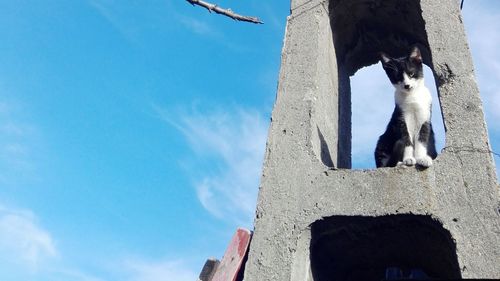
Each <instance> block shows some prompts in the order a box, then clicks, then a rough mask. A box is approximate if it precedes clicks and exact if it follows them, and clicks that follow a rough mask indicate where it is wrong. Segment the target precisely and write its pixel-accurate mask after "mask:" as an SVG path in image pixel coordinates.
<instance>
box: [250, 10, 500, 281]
mask: <svg viewBox="0 0 500 281" xmlns="http://www.w3.org/2000/svg"><path fill="white" fill-rule="evenodd" d="M291 7H292V10H291V15H290V16H289V18H288V21H287V29H286V34H285V41H284V46H283V51H282V63H281V71H280V78H279V86H278V94H277V99H276V103H275V107H274V110H273V114H272V123H271V128H270V131H269V137H268V143H267V149H266V157H265V163H264V167H263V174H262V179H261V187H260V191H259V198H258V204H257V211H256V219H255V232H254V236H253V240H252V244H251V246H250V253H249V259H248V262H247V265H246V270H245V277H244V278H245V280H246V281H254V280H255V281H264V280H273V281H276V280H283V281H284V280H292V281H299V280H300V281H302V280H315V281H318V280H323V279H321V277H320V276H319V275H315V273H314V270H312V269H311V267H313V268H314V266H316V265H315V264H314V262H313V263H311V249H312V248H313V242H311V241H312V240H311V239H312V238H313V236H314V235H313V233H312V231H311V229H312V226H313V225H316V223H319V222H321V221H323V220H328V218H336V217H340V216H342V217H350V216H351V217H352V218H355V217H356V218H359V217H366V218H372V219H376V218H380V217H383V218H390V217H392V216H397V215H401V214H405V215H408V216H410V219H411V216H412V215H415V218H414V219H415V223H418V220H420V219H421V218H422V217H425V218H426V219H430V220H432V221H434V222H435V223H436V225H438V226H439V227H440V228H442V233H447V234H446V235H448V236H450V237H449V241H451V242H450V243H451V244H453V246H454V247H455V248H454V249H455V251H456V259H457V262H458V267H459V269H460V275H461V276H462V277H464V278H480V277H482V278H500V266H498V265H499V264H500V203H499V202H500V188H499V186H498V184H497V179H496V175H495V166H494V162H493V159H492V155H491V153H489V151H490V145H489V140H488V133H487V130H486V125H485V122H484V117H483V110H482V104H481V99H480V96H479V91H478V88H477V85H476V81H475V77H474V71H473V65H472V61H471V57H470V51H469V48H468V45H467V41H466V36H465V32H464V28H463V25H462V20H461V15H460V11H459V5H458V3H457V1H454V0H443V1H435V0H421V1H416V0H398V1H396V0H383V1H382V0H372V1H367V0H363V1H361V0H331V1H327V0H292V1H291ZM414 44H417V45H419V46H420V47H421V49H422V50H423V55H424V63H426V64H427V65H428V66H429V67H430V68H431V69H433V71H434V75H435V80H436V81H437V88H438V92H439V102H440V104H441V110H442V114H443V119H444V124H445V128H446V147H445V149H444V150H443V151H442V152H441V153H440V154H439V156H438V157H437V159H436V160H435V161H434V165H433V166H432V167H430V168H428V169H426V170H418V169H417V168H414V167H411V168H382V169H376V170H349V169H348V168H350V153H351V133H350V128H351V124H350V115H351V109H350V94H351V93H350V87H349V76H350V75H353V74H354V73H355V72H356V71H357V70H358V69H359V68H361V67H363V66H367V65H370V64H373V63H375V62H376V61H377V60H378V57H377V52H378V51H382V50H384V51H386V52H388V53H390V54H393V53H397V52H403V53H405V52H407V50H408V49H409V48H410V46H411V45H414ZM352 94H357V93H352ZM388 94H391V93H388ZM391 110H392V109H391ZM381 122H386V120H381ZM332 166H334V167H335V169H332V168H331V167H332ZM333 221H335V220H333ZM363 221H364V220H360V222H361V223H362V222H363ZM329 225H330V227H331V228H332V229H331V230H329V231H332V232H335V233H336V232H338V231H340V230H339V229H340V228H342V226H341V225H339V226H338V229H336V227H335V223H333V224H329ZM361 228H363V227H361ZM366 229H368V230H369V228H365V230H363V231H365V232H366ZM436 231H441V230H436ZM360 233H361V232H360ZM443 239H444V238H443ZM451 244H450V245H451ZM410 254H411V253H410ZM325 258H326V257H325ZM432 258H435V259H438V258H439V257H433V256H432V255H430V256H429V259H432ZM424 267H425V266H424ZM446 276H448V275H446ZM382 277H383V276H382ZM434 277H439V276H434Z"/></svg>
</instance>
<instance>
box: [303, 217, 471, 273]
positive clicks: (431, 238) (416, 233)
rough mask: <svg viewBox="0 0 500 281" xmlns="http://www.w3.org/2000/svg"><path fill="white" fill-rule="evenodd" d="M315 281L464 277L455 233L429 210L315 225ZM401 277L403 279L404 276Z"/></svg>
mask: <svg viewBox="0 0 500 281" xmlns="http://www.w3.org/2000/svg"><path fill="white" fill-rule="evenodd" d="M309 250H310V259H311V261H310V269H311V276H312V279H311V280H314V281H326V280H328V281H335V280H342V281H349V280H374V281H375V280H376V281H379V280H384V278H386V275H387V274H394V271H400V274H401V277H403V278H409V277H420V278H424V277H429V278H439V279H460V278H461V273H460V269H459V265H458V261H457V255H456V246H455V243H454V240H453V238H452V237H451V234H450V233H449V232H448V231H447V230H445V229H444V228H443V227H442V225H441V223H439V222H438V221H436V220H434V219H432V218H431V217H430V216H423V215H387V216H381V217H362V216H333V217H329V218H325V219H323V220H320V221H316V222H314V223H313V224H312V226H311V241H310V247H309ZM403 278H400V279H403Z"/></svg>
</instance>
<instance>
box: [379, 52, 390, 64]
mask: <svg viewBox="0 0 500 281" xmlns="http://www.w3.org/2000/svg"><path fill="white" fill-rule="evenodd" d="M379 54H380V60H381V61H382V63H383V64H386V63H388V62H390V61H391V58H390V57H389V56H388V55H386V54H385V53H383V52H380V53H379Z"/></svg>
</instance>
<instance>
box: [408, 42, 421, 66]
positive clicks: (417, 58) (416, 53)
mask: <svg viewBox="0 0 500 281" xmlns="http://www.w3.org/2000/svg"><path fill="white" fill-rule="evenodd" d="M410 60H411V61H413V62H415V63H419V64H420V63H422V54H421V53H420V49H419V48H418V47H417V46H415V47H413V49H412V50H411V53H410Z"/></svg>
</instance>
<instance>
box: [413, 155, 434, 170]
mask: <svg viewBox="0 0 500 281" xmlns="http://www.w3.org/2000/svg"><path fill="white" fill-rule="evenodd" d="M417 164H418V165H420V166H422V167H426V168H428V167H430V166H432V158H431V157H429V155H426V156H424V157H422V158H419V159H417Z"/></svg>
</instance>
